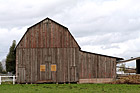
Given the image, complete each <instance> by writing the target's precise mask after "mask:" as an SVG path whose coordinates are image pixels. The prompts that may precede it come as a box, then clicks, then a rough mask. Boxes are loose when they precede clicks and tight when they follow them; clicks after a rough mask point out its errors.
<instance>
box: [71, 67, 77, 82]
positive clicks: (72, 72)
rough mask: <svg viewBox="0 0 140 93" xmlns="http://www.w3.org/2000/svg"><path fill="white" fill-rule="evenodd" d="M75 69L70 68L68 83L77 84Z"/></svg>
mask: <svg viewBox="0 0 140 93" xmlns="http://www.w3.org/2000/svg"><path fill="white" fill-rule="evenodd" d="M77 77H78V74H77V67H76V66H71V68H70V81H71V82H77Z"/></svg>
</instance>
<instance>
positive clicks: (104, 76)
mask: <svg viewBox="0 0 140 93" xmlns="http://www.w3.org/2000/svg"><path fill="white" fill-rule="evenodd" d="M119 60H122V58H118V57H112V56H107V55H102V54H96V53H90V52H86V51H82V50H81V48H80V46H79V45H78V43H77V42H76V40H75V39H74V37H73V36H72V34H71V33H70V31H69V29H68V28H67V27H65V26H63V25H61V24H59V23H57V22H55V21H53V20H52V19H50V18H46V19H44V20H42V21H40V22H39V23H37V24H35V25H33V26H31V27H29V28H28V29H27V31H26V33H25V34H24V35H23V37H22V38H21V40H20V41H19V43H18V44H17V46H16V76H17V79H16V82H17V83H72V82H75V83H104V82H110V81H112V80H114V79H115V78H116V62H117V61H119Z"/></svg>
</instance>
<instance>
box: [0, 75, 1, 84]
mask: <svg viewBox="0 0 140 93" xmlns="http://www.w3.org/2000/svg"><path fill="white" fill-rule="evenodd" d="M0 85H1V76H0Z"/></svg>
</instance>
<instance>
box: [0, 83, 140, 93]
mask: <svg viewBox="0 0 140 93" xmlns="http://www.w3.org/2000/svg"><path fill="white" fill-rule="evenodd" d="M0 93H140V85H127V84H116V85H115V84H58V85H57V84H32V85H31V84H28V85H26V84H16V85H12V84H2V85H0Z"/></svg>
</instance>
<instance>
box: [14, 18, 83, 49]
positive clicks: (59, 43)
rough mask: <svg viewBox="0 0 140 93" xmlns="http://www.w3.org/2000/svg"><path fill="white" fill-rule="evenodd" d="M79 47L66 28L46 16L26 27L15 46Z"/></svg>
mask: <svg viewBox="0 0 140 93" xmlns="http://www.w3.org/2000/svg"><path fill="white" fill-rule="evenodd" d="M48 47H56V48H60V47H61V48H71V47H79V49H80V46H79V45H78V43H77V42H76V40H75V39H74V38H73V36H72V35H71V33H70V32H69V30H68V28H66V27H64V26H62V25H60V24H59V23H57V22H55V21H53V20H51V19H49V18H46V19H44V20H42V21H41V22H39V23H37V24H35V25H33V26H32V27H30V28H28V29H27V32H26V33H25V35H24V36H23V37H22V39H21V41H20V42H19V44H18V45H17V48H48Z"/></svg>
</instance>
